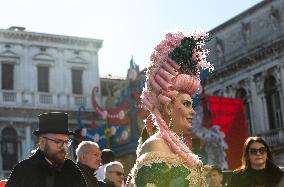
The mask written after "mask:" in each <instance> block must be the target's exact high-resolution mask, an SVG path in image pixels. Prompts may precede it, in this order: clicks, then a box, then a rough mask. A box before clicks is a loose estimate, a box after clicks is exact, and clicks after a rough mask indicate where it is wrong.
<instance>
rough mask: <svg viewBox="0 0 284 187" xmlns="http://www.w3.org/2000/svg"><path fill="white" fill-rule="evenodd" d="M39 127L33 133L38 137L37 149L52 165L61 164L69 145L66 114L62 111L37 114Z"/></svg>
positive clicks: (69, 133) (69, 132)
mask: <svg viewBox="0 0 284 187" xmlns="http://www.w3.org/2000/svg"><path fill="white" fill-rule="evenodd" d="M38 118H39V128H38V130H36V131H34V132H33V134H34V135H36V136H37V137H38V139H39V149H40V150H42V151H43V153H44V154H45V156H46V158H47V159H48V160H49V161H50V162H52V163H53V164H54V165H57V166H61V165H62V164H63V163H64V161H65V159H66V156H67V149H68V147H69V146H70V145H71V139H69V135H71V134H73V132H71V131H69V130H68V115H67V114H66V113H62V112H50V113H43V114H40V115H39V116H38Z"/></svg>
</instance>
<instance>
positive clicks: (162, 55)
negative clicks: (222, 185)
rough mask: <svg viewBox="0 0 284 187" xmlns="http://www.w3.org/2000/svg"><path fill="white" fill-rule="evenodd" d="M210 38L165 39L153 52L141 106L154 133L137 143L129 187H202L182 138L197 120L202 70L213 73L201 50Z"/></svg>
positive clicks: (197, 162)
mask: <svg viewBox="0 0 284 187" xmlns="http://www.w3.org/2000/svg"><path fill="white" fill-rule="evenodd" d="M208 38H209V36H208V33H205V32H192V33H190V34H188V35H184V34H183V33H181V32H176V33H168V34H166V35H165V39H164V40H163V41H162V42H161V43H160V44H159V45H157V46H156V47H155V50H154V52H153V53H152V55H151V59H150V65H149V67H148V69H147V75H146V76H147V78H146V84H145V87H144V90H143V93H142V95H141V100H142V103H143V104H144V105H145V106H146V108H147V109H148V110H149V111H150V113H151V116H152V120H153V122H154V125H155V126H156V128H157V132H156V133H155V134H153V135H151V136H150V137H149V138H148V139H147V140H146V141H144V142H140V145H139V146H138V148H137V160H136V164H135V165H134V167H133V169H132V171H131V181H130V182H129V185H128V186H137V187H142V186H143V187H144V186H147V187H175V186H179V187H188V186H194V187H203V186H205V177H204V169H203V165H202V162H201V160H200V159H199V158H198V156H197V155H195V154H194V153H193V152H192V151H191V150H190V149H189V148H188V147H187V146H186V144H185V143H184V142H183V134H184V133H188V132H189V131H190V130H191V125H192V118H193V116H194V115H195V111H194V110H193V107H192V99H191V98H192V96H193V95H194V94H196V93H197V92H198V90H199V87H200V79H199V73H200V69H209V71H210V72H211V71H213V69H214V68H213V66H212V65H211V64H210V63H208V62H207V61H206V56H207V54H208V50H205V49H203V48H202V47H203V45H204V44H205V42H206V41H207V40H208Z"/></svg>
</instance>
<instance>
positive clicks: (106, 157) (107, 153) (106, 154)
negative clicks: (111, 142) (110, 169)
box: [101, 149, 115, 164]
mask: <svg viewBox="0 0 284 187" xmlns="http://www.w3.org/2000/svg"><path fill="white" fill-rule="evenodd" d="M101 158H102V164H108V163H110V162H112V161H114V159H115V155H114V152H113V151H112V150H111V149H103V150H102V156H101Z"/></svg>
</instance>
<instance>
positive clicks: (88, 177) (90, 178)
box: [77, 162, 99, 187]
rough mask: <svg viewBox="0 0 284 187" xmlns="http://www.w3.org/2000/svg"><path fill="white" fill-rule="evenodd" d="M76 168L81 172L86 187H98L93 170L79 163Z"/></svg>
mask: <svg viewBox="0 0 284 187" xmlns="http://www.w3.org/2000/svg"><path fill="white" fill-rule="evenodd" d="M77 166H78V167H79V168H80V170H81V171H82V173H83V175H84V178H85V181H86V182H87V185H88V187H98V186H99V184H98V180H97V178H96V176H95V170H94V169H91V168H90V167H88V166H86V165H85V164H82V163H80V162H78V163H77Z"/></svg>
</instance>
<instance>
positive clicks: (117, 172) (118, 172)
mask: <svg viewBox="0 0 284 187" xmlns="http://www.w3.org/2000/svg"><path fill="white" fill-rule="evenodd" d="M109 172H110V173H115V174H116V175H117V176H120V177H121V176H124V173H123V172H120V171H109Z"/></svg>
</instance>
